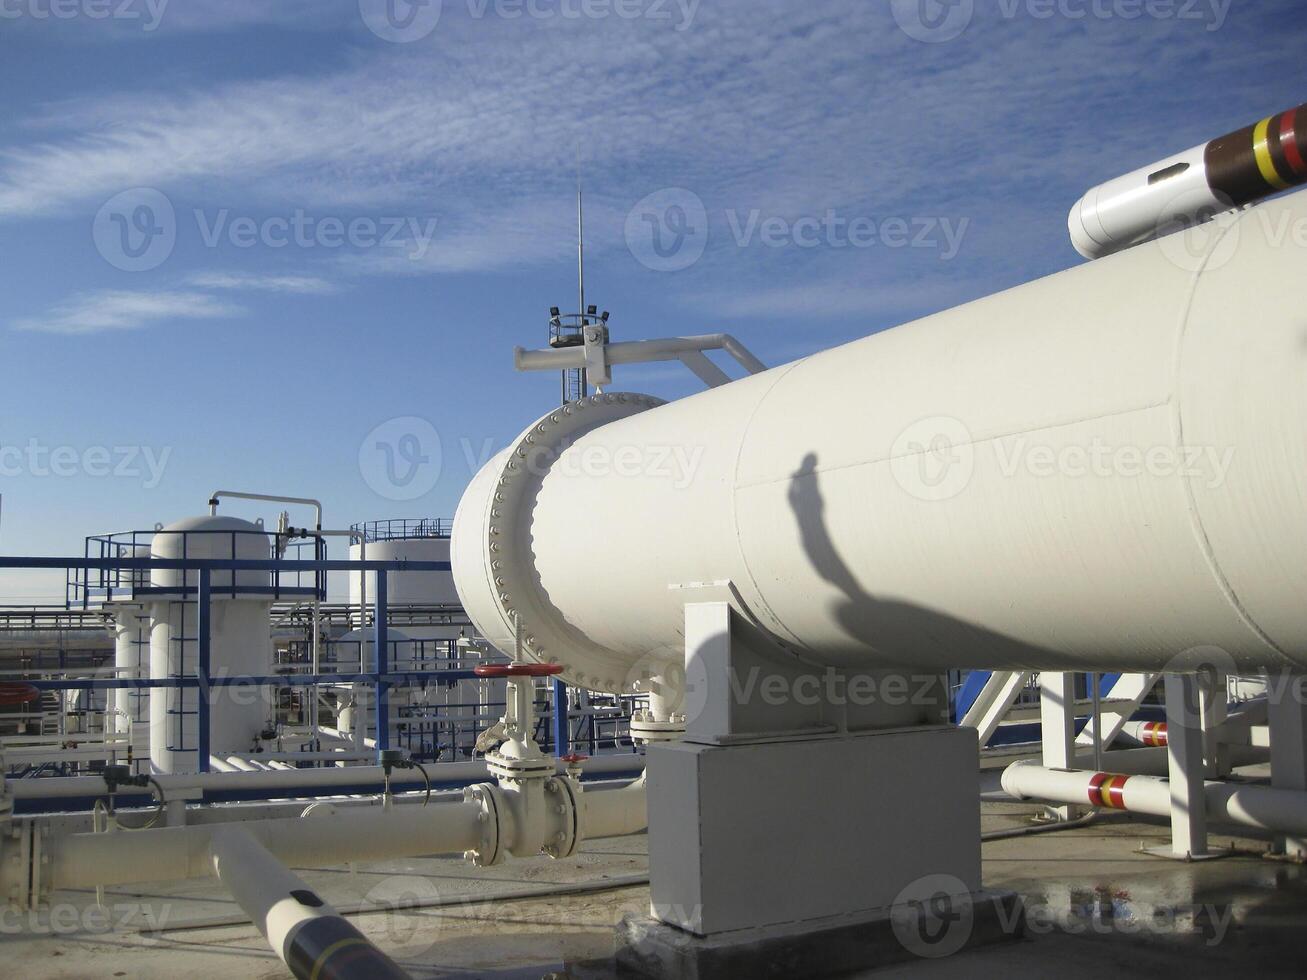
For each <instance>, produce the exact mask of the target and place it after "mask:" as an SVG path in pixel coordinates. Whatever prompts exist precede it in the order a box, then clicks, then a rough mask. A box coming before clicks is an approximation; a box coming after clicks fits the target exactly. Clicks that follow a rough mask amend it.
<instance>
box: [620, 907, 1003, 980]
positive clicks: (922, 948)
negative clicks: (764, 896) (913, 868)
mask: <svg viewBox="0 0 1307 980" xmlns="http://www.w3.org/2000/svg"><path fill="white" fill-rule="evenodd" d="M1024 930H1025V917H1024V912H1023V909H1022V905H1021V899H1020V898H1019V897H1017V895H1015V894H1014V893H1011V892H1005V893H995V892H978V893H976V894H974V895H963V896H959V897H955V898H951V899H948V900H947V901H943V902H935V903H931V902H925V903H921V904H910V905H905V906H900V907H898V908H897V909H894V910H888V909H881V910H879V911H876V912H872V913H868V914H864V915H859V916H840V917H836V918H831V919H825V920H819V921H812V922H804V923H797V924H791V925H788V926H769V927H764V928H761V929H742V930H739V931H737V932H725V933H719V934H717V935H715V936H708V937H703V936H695V935H692V934H691V933H688V932H684V931H682V930H680V929H677V928H676V927H675V926H669V925H665V924H664V923H661V922H656V921H654V920H653V919H647V918H645V917H643V916H640V917H638V918H637V917H628V918H627V919H625V920H623V922H622V923H621V925H620V926H619V927H618V954H617V975H618V976H620V977H642V978H648V980H738V978H740V977H749V978H751V980H755V978H773V977H774V978H776V980H792V978H794V977H804V978H805V980H807V978H820V977H836V976H845V975H847V974H850V973H853V972H856V971H859V970H866V969H871V968H876V967H881V966H888V965H893V964H896V963H906V962H911V961H915V960H917V959H921V958H926V959H938V958H941V957H945V956H951V955H954V954H956V953H959V952H961V951H963V950H967V949H974V948H977V947H980V946H987V945H992V944H995V943H1001V942H1009V941H1012V940H1016V939H1020V938H1021V937H1022V935H1023V934H1024Z"/></svg>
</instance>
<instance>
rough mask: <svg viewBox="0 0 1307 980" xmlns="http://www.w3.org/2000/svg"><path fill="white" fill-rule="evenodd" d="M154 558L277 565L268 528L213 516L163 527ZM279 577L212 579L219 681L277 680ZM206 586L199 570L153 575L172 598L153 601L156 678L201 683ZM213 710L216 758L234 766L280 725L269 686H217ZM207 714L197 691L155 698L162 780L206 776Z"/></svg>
mask: <svg viewBox="0 0 1307 980" xmlns="http://www.w3.org/2000/svg"><path fill="white" fill-rule="evenodd" d="M150 551H151V555H152V556H153V557H155V558H221V559H228V560H230V559H258V560H261V561H267V560H269V559H270V558H272V557H273V555H272V545H271V541H270V539H269V537H268V535H267V534H266V533H265V532H264V530H263V525H262V524H252V523H250V522H249V521H243V520H240V519H239V518H235V517H221V516H210V515H207V514H206V515H204V516H202V517H192V518H187V519H186V520H182V521H178V522H177V523H175V524H170V525H168V526H167V527H165V528H162V529H161V530H160V531H158V532H157V533H156V534H155V535H154V538H153V540H152V541H151V545H150ZM269 575H270V573H268V572H266V571H239V572H222V571H215V572H213V573H211V579H210V582H211V587H212V590H213V593H212V607H211V619H210V653H209V657H210V662H209V672H210V676H213V677H237V676H249V675H254V676H267V675H269V674H271V673H272V666H273V649H272V629H271V619H270V611H271V609H272V601H271V599H272V597H271V595H270V594H269V590H268V585H269V582H270V577H269ZM198 580H199V576H198V573H197V572H182V571H176V570H169V569H156V570H154V571H153V572H152V574H151V583H150V584H151V586H152V587H153V588H155V589H161V590H164V591H163V592H161V593H159V596H158V599H157V601H154V602H152V603H151V619H152V621H153V627H152V630H151V635H150V674H151V676H152V677H154V678H167V677H194V676H195V672H196V669H197V667H198V665H199V645H198V643H197V642H196V636H197V626H198V622H197V613H198V607H197V604H196V599H195V594H194V590H195V589H196V587H197V585H198ZM183 586H185V590H184V589H183ZM210 703H211V706H212V707H211V712H210V724H209V739H210V754H212V755H217V756H221V757H224V758H225V757H226V756H229V755H233V754H240V755H245V754H248V753H250V752H252V751H253V749H254V740H255V739H256V738H257V737H258V736H259V734H260V732H262V731H263V729H264V728H265V727H267V725H268V724H269V722H270V721H272V719H273V714H274V712H273V708H274V705H273V703H272V693H271V691H270V689H268V688H251V687H234V686H221V687H214V688H213V689H212V691H211V697H210ZM197 708H198V706H197V699H196V691H195V689H194V688H189V689H176V688H166V689H161V690H157V691H155V693H154V694H153V696H152V697H151V698H150V762H151V766H152V768H153V770H154V771H155V772H160V773H178V772H196V771H197V762H198V759H199V757H198V755H197V753H196V749H197V748H198V746H199V715H198V710H197Z"/></svg>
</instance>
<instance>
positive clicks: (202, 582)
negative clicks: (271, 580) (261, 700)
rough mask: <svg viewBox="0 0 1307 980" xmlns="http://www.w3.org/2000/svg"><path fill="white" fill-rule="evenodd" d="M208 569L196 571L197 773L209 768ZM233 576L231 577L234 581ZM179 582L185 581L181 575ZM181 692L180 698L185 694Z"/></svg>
mask: <svg viewBox="0 0 1307 980" xmlns="http://www.w3.org/2000/svg"><path fill="white" fill-rule="evenodd" d="M211 574H212V573H211V572H210V571H209V569H207V568H201V569H200V572H199V588H198V589H197V590H196V591H197V597H196V598H197V602H198V605H199V616H198V618H197V623H196V633H197V637H196V641H197V643H198V644H199V648H200V655H199V664H198V665H197V667H196V670H195V679H196V680H197V681H198V682H199V683H198V686H197V687H196V691H195V710H196V712H197V713H198V718H197V721H198V726H197V727H198V728H199V739H198V743H197V745H198V748H197V750H196V751H197V752H198V754H199V759H197V760H196V762H197V764H198V767H199V771H200V772H208V771H209V755H210V753H209V715H210V711H209V709H210V703H209V667H210V657H211V653H212V649H211V644H210V641H211V639H212V635H213V630H212V617H211V613H212V609H211V607H210V599H211V598H212V596H211V589H210V586H211V584H212V582H211V577H210V576H211ZM235 577H236V576H235V575H234V574H233V575H232V579H233V580H235ZM182 581H183V582H184V581H185V576H184V574H183V579H182ZM184 696H185V695H184V693H182V694H180V695H179V697H184Z"/></svg>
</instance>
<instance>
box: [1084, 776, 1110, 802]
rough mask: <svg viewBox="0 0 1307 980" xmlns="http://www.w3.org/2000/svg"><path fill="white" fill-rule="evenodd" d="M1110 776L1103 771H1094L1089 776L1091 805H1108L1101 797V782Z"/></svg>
mask: <svg viewBox="0 0 1307 980" xmlns="http://www.w3.org/2000/svg"><path fill="white" fill-rule="evenodd" d="M1111 778H1112V777H1111V776H1110V775H1108V774H1107V773H1105V772H1096V773H1094V774H1093V775H1092V776H1090V777H1089V803H1090V805H1091V806H1108V803H1107V801H1106V800H1105V799H1104V798H1103V784H1104V783H1105V782H1107V781H1108V780H1109V779H1111Z"/></svg>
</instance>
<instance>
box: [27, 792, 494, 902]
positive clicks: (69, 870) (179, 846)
mask: <svg viewBox="0 0 1307 980" xmlns="http://www.w3.org/2000/svg"><path fill="white" fill-rule="evenodd" d="M260 775H269V776H271V775H280V774H279V773H262V774H260ZM480 817H481V807H480V805H479V804H476V803H467V802H461V801H460V802H452V803H444V802H442V803H436V802H433V803H432V804H431V805H430V806H424V807H417V806H414V807H396V808H393V809H389V810H376V809H369V810H346V811H342V812H338V813H336V814H334V815H333V816H331V817H330V818H329V819H328V818H315V817H298V818H290V819H278V820H256V821H249V822H247V823H243V824H241V827H242V828H243V829H244V830H246V831H247V832H248V833H249V834H250V835H251V836H252V837H253V838H254V839H255V840H257V841H258V842H259V844H260V845H261V846H262V847H264V848H265V849H266V850H267V851H268V852H269V853H270V854H272V855H273V856H274V857H276V859H277V860H278V861H280V862H281V863H282V864H285V865H287V866H290V867H300V868H302V867H314V866H318V865H328V866H332V865H338V864H341V863H344V862H347V861H388V860H391V859H394V858H402V857H417V856H430V855H438V854H461V853H462V852H464V851H466V850H469V849H471V848H474V847H476V846H477V845H478V844H479V843H480V842H481V823H480ZM227 829H229V828H227V827H224V825H222V824H199V825H196V826H189V827H166V828H163V829H160V830H146V831H139V832H136V833H116V834H70V835H68V836H67V837H63V838H60V839H59V840H58V841H57V842H56V843H55V844H54V845H53V846H51V847H49V848H48V855H47V856H48V859H49V868H48V871H49V874H50V886H51V888H53V889H62V888H93V887H96V886H101V885H102V886H106V887H112V886H117V885H136V884H142V883H144V882H148V881H177V880H181V879H185V878H204V877H208V876H209V875H211V874H213V862H212V844H213V841H214V839H215V837H216V836H217V835H219V834H222V833H223V832H225V831H226V830H227Z"/></svg>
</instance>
